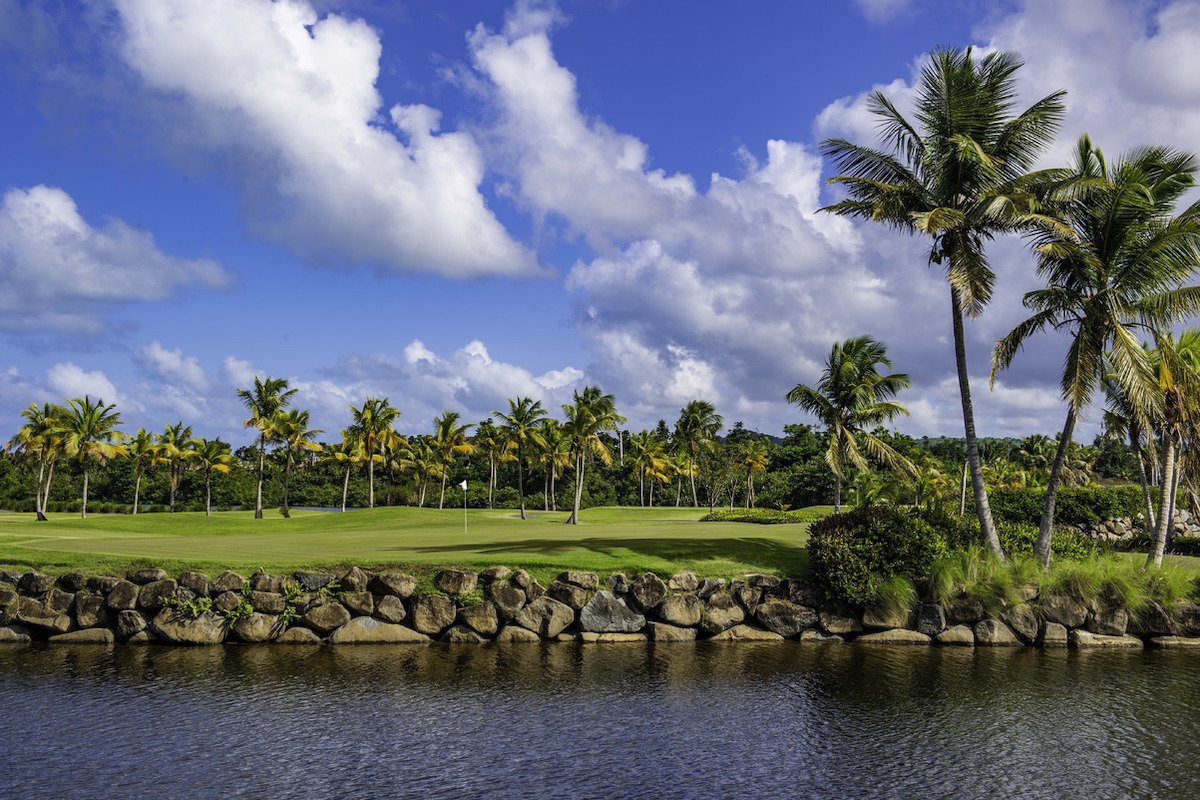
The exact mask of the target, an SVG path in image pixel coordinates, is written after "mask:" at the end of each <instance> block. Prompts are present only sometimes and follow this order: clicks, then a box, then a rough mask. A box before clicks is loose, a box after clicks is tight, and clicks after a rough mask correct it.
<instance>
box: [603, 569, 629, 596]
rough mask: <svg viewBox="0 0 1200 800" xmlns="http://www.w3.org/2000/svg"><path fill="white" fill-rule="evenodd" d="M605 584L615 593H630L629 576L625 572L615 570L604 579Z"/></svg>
mask: <svg viewBox="0 0 1200 800" xmlns="http://www.w3.org/2000/svg"><path fill="white" fill-rule="evenodd" d="M604 585H605V586H607V587H608V590H609V591H610V592H612V593H613V594H628V593H629V578H628V577H626V576H625V573H623V572H614V573H613V574H612V575H609V576H608V578H607V579H606V580H605V581H604Z"/></svg>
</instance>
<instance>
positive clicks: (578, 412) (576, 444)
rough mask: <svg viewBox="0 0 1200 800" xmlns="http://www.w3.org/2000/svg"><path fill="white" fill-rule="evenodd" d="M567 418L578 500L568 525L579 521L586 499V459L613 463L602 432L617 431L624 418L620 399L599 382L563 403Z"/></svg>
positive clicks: (576, 499) (564, 426) (566, 430)
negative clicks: (597, 384) (584, 480)
mask: <svg viewBox="0 0 1200 800" xmlns="http://www.w3.org/2000/svg"><path fill="white" fill-rule="evenodd" d="M562 409H563V413H564V414H566V416H567V421H566V422H565V423H563V426H562V427H563V433H564V434H565V435H566V437H567V440H568V441H569V442H570V443H571V457H572V462H573V464H574V467H575V504H574V507H573V508H572V510H571V516H570V517H569V518H568V519H567V524H568V525H578V524H579V503H580V501H581V500H582V499H583V476H584V468H585V465H586V463H587V460H588V458H589V457H591V456H593V455H594V456H596V457H597V458H599V459H600V460H601V461H602V462H603V463H604V464H606V465H607V464H611V463H612V453H610V452H609V449H608V445H606V444H605V443H604V439H603V438H602V437H601V434H602V433H604V432H606V431H617V430H619V426H620V425H621V423H623V422H624V421H625V418H624V417H622V416H621V415H620V414H618V413H617V401H616V398H615V397H613V396H612V395H611V394H603V393H602V392H601V391H600V387H598V386H585V387H584V389H583V391H582V392H580V391H578V390H576V391H575V393H574V402H573V403H570V404H566V405H563V407H562Z"/></svg>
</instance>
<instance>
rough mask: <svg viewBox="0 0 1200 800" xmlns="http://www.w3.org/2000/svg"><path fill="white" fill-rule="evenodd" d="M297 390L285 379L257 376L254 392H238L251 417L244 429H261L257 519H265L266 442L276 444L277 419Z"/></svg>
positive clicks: (255, 506) (259, 436) (259, 431)
mask: <svg viewBox="0 0 1200 800" xmlns="http://www.w3.org/2000/svg"><path fill="white" fill-rule="evenodd" d="M295 393H296V390H295V389H289V388H288V382H287V381H286V380H285V379H283V378H270V377H268V378H267V379H266V380H264V379H262V378H259V377H258V376H257V375H256V376H254V388H253V389H238V390H237V394H238V397H240V398H241V400H242V405H244V406H245V407H246V410H247V411H249V412H250V417H249V419H247V420H246V421H245V422H243V423H242V425H243V426H244V427H247V428H256V429H257V430H258V491H257V492H256V494H255V496H254V518H255V519H262V518H263V510H262V487H263V472H264V471H265V469H266V460H267V443H268V442H273V441H275V420H276V418H277V417H278V416H279V412H280V411H282V410H283V409H284V408H286V407H287V405H288V403H290V402H291V401H292V395H294V394H295Z"/></svg>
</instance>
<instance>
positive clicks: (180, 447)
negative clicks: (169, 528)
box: [158, 421, 192, 514]
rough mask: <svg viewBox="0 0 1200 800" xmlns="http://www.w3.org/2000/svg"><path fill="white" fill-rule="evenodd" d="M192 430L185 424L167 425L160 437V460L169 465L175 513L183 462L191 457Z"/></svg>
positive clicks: (172, 505)
mask: <svg viewBox="0 0 1200 800" xmlns="http://www.w3.org/2000/svg"><path fill="white" fill-rule="evenodd" d="M191 451H192V429H191V427H190V426H189V427H186V428H185V427H184V425H183V422H182V421H179V422H176V423H175V424H174V425H167V426H166V427H165V428H163V432H162V433H160V434H159V435H158V460H159V462H160V463H163V464H166V465H167V485H168V487H169V489H170V500H171V502H170V509H171V513H172V514H174V513H175V493H176V492H177V491H179V480H180V478H182V477H183V462H184V461H185V460H187V459H188V458H190V457H191V454H192V453H191Z"/></svg>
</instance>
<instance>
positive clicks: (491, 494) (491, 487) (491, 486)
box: [488, 456, 496, 508]
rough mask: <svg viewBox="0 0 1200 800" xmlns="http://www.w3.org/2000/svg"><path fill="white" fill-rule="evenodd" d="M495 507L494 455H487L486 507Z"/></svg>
mask: <svg viewBox="0 0 1200 800" xmlns="http://www.w3.org/2000/svg"><path fill="white" fill-rule="evenodd" d="M495 507H496V457H495V456H488V508H495Z"/></svg>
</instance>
